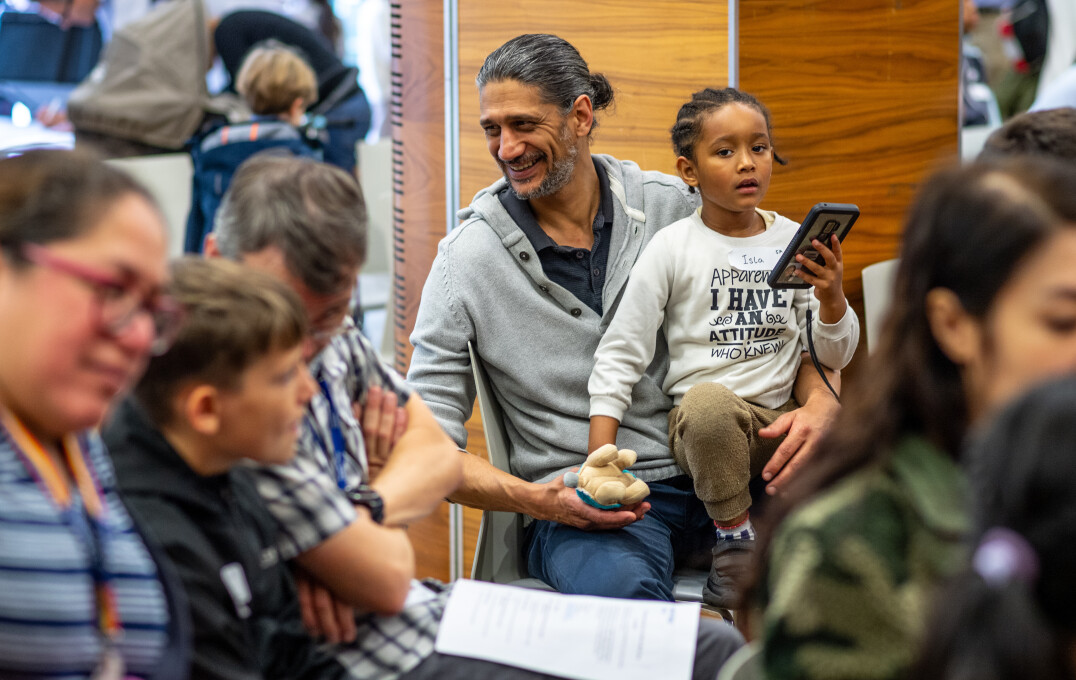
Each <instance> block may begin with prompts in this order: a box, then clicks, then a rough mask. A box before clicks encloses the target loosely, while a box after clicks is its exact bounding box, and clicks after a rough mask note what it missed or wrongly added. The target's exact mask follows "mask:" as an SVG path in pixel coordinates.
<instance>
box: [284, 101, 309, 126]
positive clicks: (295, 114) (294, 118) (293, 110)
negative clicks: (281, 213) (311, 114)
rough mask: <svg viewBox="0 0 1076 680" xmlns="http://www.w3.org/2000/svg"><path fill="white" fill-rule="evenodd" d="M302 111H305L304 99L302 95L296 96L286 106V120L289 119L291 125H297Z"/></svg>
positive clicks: (301, 118) (301, 117)
mask: <svg viewBox="0 0 1076 680" xmlns="http://www.w3.org/2000/svg"><path fill="white" fill-rule="evenodd" d="M304 113H306V100H304V99H303V98H302V97H296V98H295V101H293V102H292V103H291V106H290V107H289V108H288V120H289V121H291V123H292V125H298V124H299V123H301V122H302V120H303V114H304Z"/></svg>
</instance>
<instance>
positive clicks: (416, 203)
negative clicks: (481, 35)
mask: <svg viewBox="0 0 1076 680" xmlns="http://www.w3.org/2000/svg"><path fill="white" fill-rule="evenodd" d="M441 7H442V3H441V2H432V1H428V0H423V1H421V2H419V1H417V0H397V1H395V2H393V3H392V5H391V10H392V14H391V26H392V104H391V112H390V115H391V117H392V183H393V191H394V198H393V221H394V225H393V256H394V262H395V264H394V270H393V271H394V272H395V279H394V283H393V285H394V289H395V294H394V309H393V315H392V317H393V323H394V324H395V329H394V338H395V343H394V344H395V350H396V364H397V368H398V369H399V370H400V371H402V372H405V371H406V370H407V363H408V361H409V360H410V357H411V345H410V344H409V343H408V341H407V337H408V335H409V334H410V332H411V328H412V326H413V325H414V320H415V312H416V310H417V309H418V300H419V295H420V294H421V292H422V284H423V282H424V281H425V280H426V274H427V272H428V271H429V268H430V263H431V262H432V261H433V256H434V254H435V253H436V252H437V242H438V241H439V240H440V239H441V237H442V236H444V235H445V188H444V187H445V179H444V178H445V140H444V131H445V123H444V115H445V107H444V68H443V66H442V63H443V60H442V40H443V38H442V36H443V35H444V24H443V20H442V15H441ZM408 535H409V536H410V537H411V542H412V543H413V544H414V546H415V553H416V556H417V562H418V565H417V569H418V575H419V577H420V578H421V577H427V576H429V577H433V578H438V579H441V580H443V581H447V580H448V578H449V532H448V504H447V503H442V504H441V506H440V508H438V510H437V512H435V513H434V514H433V515H431V516H430V517H427V518H425V519H423V520H422V521H420V522H416V523H415V524H413V525H411V527H410V528H409V529H408Z"/></svg>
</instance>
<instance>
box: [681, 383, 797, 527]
mask: <svg viewBox="0 0 1076 680" xmlns="http://www.w3.org/2000/svg"><path fill="white" fill-rule="evenodd" d="M798 406H799V405H798V404H797V403H796V400H795V399H789V400H788V401H787V402H786V403H785V404H784V405H783V406H781V407H780V408H777V409H768V408H763V407H761V406H757V405H755V404H752V403H750V402H747V401H744V400H743V399H741V398H739V397H737V396H736V395H735V394H733V393H732V392H731V391H730V390H729V389H728V388H727V387H725V386H724V385H720V384H718V383H700V384H698V385H695V386H694V387H692V388H691V389H689V390H688V391H687V394H685V395H684V398H683V400H682V401H681V402H680V405H679V406H674V407H673V409H672V410H671V411H669V449H670V450H671V451H672V454H673V457H674V458H675V459H676V462H677V464H679V465H680V467H681V468H682V469H683V470H684V472H686V473H687V474H688V475H690V476H691V479H692V480H694V482H695V495H697V496H698V497H699V500H701V501H702V502H703V503H704V504H705V505H706V512H707V513H709V515H710V517H711V518H712V519H713V520H714V521H716V522H717V523H718V524H723V523H727V522H730V521H731V520H734V519H736V518H737V517H739V516H740V515H742V514H743V513H744V512H745V511H746V510H747V509H748V508H750V507H751V493H750V492H749V491H748V489H747V485H748V483H749V482H750V481H751V480H752V479H754V478H755V477H757V476H758V475H760V474H762V468H764V467H766V463H767V462H769V460H770V458H771V457H772V456H773V454H774V452H775V451H776V450H777V447H778V446H779V445H780V444H781V442H782V441H783V440H784V437H778V438H776V439H763V438H762V437H760V436H759V435H758V431H759V430H760V429H762V428H763V427H766V426H767V425H769V424H770V423H772V422H773V421H775V420H777V418H778V417H779V416H780V415H781V414H783V413H787V412H788V411H791V410H793V409H795V408H798Z"/></svg>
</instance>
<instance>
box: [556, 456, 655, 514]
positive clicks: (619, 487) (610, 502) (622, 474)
mask: <svg viewBox="0 0 1076 680" xmlns="http://www.w3.org/2000/svg"><path fill="white" fill-rule="evenodd" d="M635 458H636V454H635V452H634V451H632V450H630V449H617V447H616V445H615V444H606V445H605V446H602V447H601V448H599V449H597V450H595V451H594V452H593V453H591V454H590V455H589V456H587V460H586V462H585V463H583V467H581V468H579V472H578V473H576V472H568V473H565V475H564V485H565V486H570V487H574V488H575V492H576V493H577V494H579V497H580V498H582V499H583V502H585V503H587V504H588V505H593V506H594V507H596V508H601V509H602V510H614V509H616V508H619V507H620V506H621V505H632V504H633V503H638V502H639V501H641V500H643V499H644V498H646V497H647V496H648V495H650V487H648V486H647V485H646V482H644V481H643V480H641V479H636V477H635V475H633V474H631V473H630V472H628V471H627V470H625V468H628V467H631V466H632V465H634V464H635Z"/></svg>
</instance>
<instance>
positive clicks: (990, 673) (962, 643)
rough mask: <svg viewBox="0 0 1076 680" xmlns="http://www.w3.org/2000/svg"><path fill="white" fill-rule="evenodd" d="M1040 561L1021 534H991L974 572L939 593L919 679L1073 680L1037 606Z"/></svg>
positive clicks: (981, 548)
mask: <svg viewBox="0 0 1076 680" xmlns="http://www.w3.org/2000/svg"><path fill="white" fill-rule="evenodd" d="M1037 578H1038V566H1037V558H1036V557H1035V556H1034V552H1033V551H1032V549H1031V547H1030V545H1028V543H1027V541H1026V540H1025V539H1024V538H1023V537H1022V536H1020V535H1019V534H1017V533H1015V532H1013V531H1011V530H1008V529H991V530H990V531H988V532H987V533H986V534H985V535H984V536H983V540H982V541H981V542H980V544H979V547H978V548H977V549H976V551H975V555H974V557H973V560H972V566H971V567H970V568H968V569H967V570H965V571H964V572H962V573H961V574H959V575H958V576H957V577H956V578H954V579H953V580H952V581H951V582H950V583H949V584H948V586H946V587H944V588H943V589H942V590H940V591H939V592H938V597H937V598H935V600H934V615H933V617H932V619H931V621H930V624H929V625H928V627H927V630H928V631H929V632H928V633H927V637H926V639H925V640H924V641H923V647H922V653H921V656H920V658H919V662H918V665H917V667H916V668H915V669H914V671H913V672H912V673H911V675H910V676H909V677H913V678H920V679H922V680H1018V679H1023V678H1036V679H1042V680H1053V679H1055V678H1056V679H1057V680H1071V678H1072V674H1071V672H1070V671H1069V670H1068V665H1067V663H1066V659H1065V657H1064V654H1063V649H1062V645H1061V644H1060V640H1058V635H1057V633H1056V632H1055V630H1054V628H1053V627H1052V626H1051V625H1050V624H1049V623H1048V622H1047V621H1046V619H1045V617H1044V616H1043V612H1042V610H1041V609H1040V607H1039V605H1038V603H1037V601H1036V593H1035V587H1036V583H1037Z"/></svg>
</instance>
